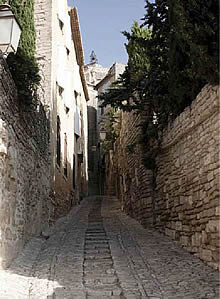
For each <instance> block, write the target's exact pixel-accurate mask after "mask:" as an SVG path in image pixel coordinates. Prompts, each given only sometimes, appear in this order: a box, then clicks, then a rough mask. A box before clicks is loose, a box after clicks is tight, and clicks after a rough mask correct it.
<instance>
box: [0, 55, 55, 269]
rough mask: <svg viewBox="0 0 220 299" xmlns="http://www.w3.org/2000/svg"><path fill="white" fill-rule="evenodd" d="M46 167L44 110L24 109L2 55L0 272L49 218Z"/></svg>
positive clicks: (46, 132) (46, 223) (46, 123)
mask: <svg viewBox="0 0 220 299" xmlns="http://www.w3.org/2000/svg"><path fill="white" fill-rule="evenodd" d="M39 132H41V134H39ZM42 132H43V134H42ZM49 167H50V162H49V120H48V117H47V113H46V111H45V108H44V106H43V105H42V104H41V103H39V105H38V107H37V109H36V110H31V111H29V110H27V107H25V106H22V103H21V102H20V101H18V99H17V97H16V88H15V85H14V82H13V80H12V77H11V74H10V72H9V70H8V67H7V64H6V62H5V60H4V58H3V57H2V56H0V268H5V267H7V266H8V265H9V263H10V261H11V260H12V259H13V258H14V257H15V256H16V255H17V253H18V252H19V251H20V250H21V249H22V248H23V246H24V244H25V243H26V241H27V240H28V239H30V237H31V236H32V235H35V234H39V233H40V232H41V231H42V230H43V229H44V228H46V227H47V226H48V225H49V224H50V222H51V220H52V219H53V213H54V207H53V204H52V203H51V200H50V195H49V192H50V173H49V172H48V168H49Z"/></svg>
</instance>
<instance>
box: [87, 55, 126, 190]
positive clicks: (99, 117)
mask: <svg viewBox="0 0 220 299" xmlns="http://www.w3.org/2000/svg"><path fill="white" fill-rule="evenodd" d="M84 70H85V76H86V81H87V84H88V90H89V101H88V127H89V136H88V137H89V140H88V155H89V194H90V195H95V194H100V193H102V188H101V185H102V181H103V180H102V176H103V173H102V171H101V169H102V161H101V155H100V151H101V147H100V146H101V144H100V136H99V132H100V128H101V126H102V123H103V116H104V109H101V108H100V107H99V101H98V99H97V96H98V94H100V93H102V92H104V91H105V90H106V89H107V88H109V87H110V86H111V84H112V83H113V82H114V81H116V79H117V78H118V76H119V75H120V74H121V73H123V72H124V70H125V65H124V64H121V63H117V62H115V63H114V64H113V65H112V66H111V67H110V68H109V67H103V66H101V65H100V64H99V63H98V60H97V59H96V56H95V53H94V52H92V54H91V63H90V64H87V65H85V67H84Z"/></svg>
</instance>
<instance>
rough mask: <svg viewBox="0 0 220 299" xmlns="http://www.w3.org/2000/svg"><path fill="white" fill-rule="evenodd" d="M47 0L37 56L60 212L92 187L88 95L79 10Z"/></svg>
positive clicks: (39, 12) (38, 11) (38, 6)
mask: <svg viewBox="0 0 220 299" xmlns="http://www.w3.org/2000/svg"><path fill="white" fill-rule="evenodd" d="M43 2H44V5H42V1H38V0H36V1H35V16H36V20H35V24H36V31H37V58H38V62H39V64H40V66H41V72H42V75H43V77H44V80H43V82H42V96H43V97H44V99H45V103H46V104H47V105H48V106H49V111H50V113H51V114H50V118H51V124H52V126H51V140H50V142H51V168H50V172H51V196H52V198H53V199H54V203H55V216H56V217H58V216H61V215H63V214H65V213H66V212H67V211H68V210H69V208H70V206H71V205H73V204H75V203H77V202H79V200H80V198H81V197H82V196H84V195H87V192H88V190H87V189H88V188H87V185H88V170H87V169H88V153H87V139H88V132H87V131H88V129H87V127H88V124H87V103H86V102H87V101H88V100H89V96H88V89H87V85H86V81H85V77H84V72H83V65H84V56H83V47H82V41H81V34H80V26H79V20H78V14H77V10H76V8H72V9H70V8H69V7H68V5H67V1H59V0H57V1H46V0H45V1H43ZM45 8H46V9H45Z"/></svg>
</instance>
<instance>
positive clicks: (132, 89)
mask: <svg viewBox="0 0 220 299" xmlns="http://www.w3.org/2000/svg"><path fill="white" fill-rule="evenodd" d="M122 33H123V34H124V35H125V36H126V37H127V40H128V43H127V44H126V45H125V47H126V50H127V53H128V64H127V66H126V68H125V71H124V73H123V74H121V75H120V76H119V79H118V80H117V81H116V82H115V83H114V84H113V85H112V86H111V87H110V88H109V89H108V90H107V92H105V93H103V94H101V95H100V96H99V100H100V101H101V102H102V103H103V105H102V106H107V105H111V106H112V107H114V108H120V109H122V110H125V111H131V110H133V109H138V107H139V105H140V100H139V97H140V94H141V90H142V88H141V82H142V79H143V77H145V74H146V70H147V69H148V68H149V60H148V57H147V56H146V51H145V48H144V47H143V45H142V44H140V40H141V41H145V40H147V39H150V38H151V30H149V29H148V28H141V27H140V26H139V25H138V23H137V22H136V21H135V22H134V24H133V26H132V27H131V33H129V32H126V31H124V32H122Z"/></svg>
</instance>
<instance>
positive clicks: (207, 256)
mask: <svg viewBox="0 0 220 299" xmlns="http://www.w3.org/2000/svg"><path fill="white" fill-rule="evenodd" d="M199 256H200V258H201V259H203V260H204V261H206V262H211V261H212V251H211V250H208V249H201V251H200V255H199Z"/></svg>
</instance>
